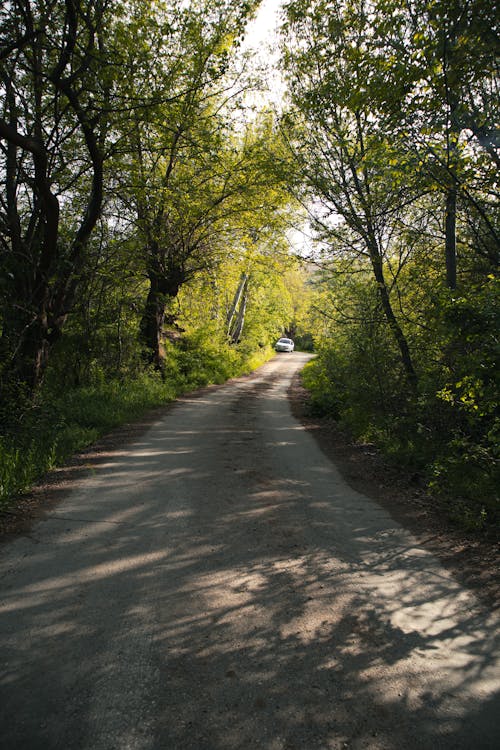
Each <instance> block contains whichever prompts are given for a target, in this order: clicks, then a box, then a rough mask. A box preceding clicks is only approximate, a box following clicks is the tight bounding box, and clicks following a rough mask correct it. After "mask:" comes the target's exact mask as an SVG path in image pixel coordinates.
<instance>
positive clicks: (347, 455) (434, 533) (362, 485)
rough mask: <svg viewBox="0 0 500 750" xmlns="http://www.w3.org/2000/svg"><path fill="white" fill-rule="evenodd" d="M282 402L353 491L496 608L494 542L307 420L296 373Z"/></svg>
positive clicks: (499, 582) (367, 453) (498, 550)
mask: <svg viewBox="0 0 500 750" xmlns="http://www.w3.org/2000/svg"><path fill="white" fill-rule="evenodd" d="M288 397H289V399H290V404H291V408H292V412H293V415H294V416H295V417H296V419H298V420H299V421H300V422H302V424H303V425H304V427H305V428H306V429H307V430H308V431H309V432H310V433H311V434H312V435H313V436H314V438H315V439H316V441H317V443H318V444H319V446H320V448H321V449H322V451H323V452H324V453H325V454H326V455H327V456H328V457H329V458H330V459H331V460H332V461H333V462H334V463H335V464H336V466H337V468H338V470H339V471H340V473H341V474H342V476H343V478H344V479H345V481H346V482H347V483H348V484H349V485H350V486H351V487H353V489H355V490H357V491H359V492H362V493H363V494H365V495H368V496H369V497H372V498H374V499H376V500H377V502H378V503H379V504H380V505H382V507H383V508H385V509H386V510H387V511H388V512H389V513H390V514H391V516H392V517H393V518H394V519H395V520H396V521H398V523H400V524H401V525H402V526H404V527H405V528H407V529H408V530H410V531H411V532H412V533H413V534H414V535H415V536H416V537H417V539H418V540H419V541H420V543H421V544H422V545H423V546H424V547H425V548H426V549H428V550H429V551H430V552H432V553H433V554H434V555H435V556H436V557H438V558H439V560H440V561H441V563H442V564H443V565H444V566H445V567H446V568H447V569H448V570H449V571H450V572H451V573H452V574H453V575H454V576H455V577H456V578H457V580H458V581H460V583H462V584H463V585H464V586H467V587H468V588H471V589H473V590H474V591H475V593H476V595H477V596H478V597H479V598H480V599H481V600H482V601H483V602H484V603H485V604H487V605H488V606H489V607H493V608H496V607H498V606H499V605H500V543H499V542H498V540H497V539H494V538H489V537H487V536H485V535H483V534H480V533H476V534H474V533H473V532H470V533H467V532H465V531H464V530H463V529H461V528H459V527H457V526H456V525H455V524H454V523H453V522H452V521H451V520H450V519H449V518H447V517H446V515H445V512H444V511H443V509H440V508H439V503H438V501H437V500H436V499H435V498H433V497H432V496H430V495H428V494H427V493H426V492H425V491H424V490H423V489H422V488H421V487H418V486H415V485H412V483H411V478H409V477H408V476H407V475H404V474H403V473H401V472H398V471H397V469H396V468H395V467H390V466H388V465H387V463H385V462H384V460H383V459H382V457H381V456H380V455H379V454H378V453H377V452H376V451H375V450H374V449H373V448H372V447H371V446H363V445H359V444H356V443H354V442H353V441H352V440H350V438H349V436H348V435H346V434H345V433H344V432H342V431H341V430H340V429H339V427H338V425H337V423H336V422H335V421H334V420H332V419H328V418H321V417H316V416H311V414H310V411H309V393H308V391H307V390H306V389H305V388H304V387H303V386H302V381H301V375H300V373H298V374H297V375H295V377H294V378H293V380H292V384H291V386H290V388H289V390H288Z"/></svg>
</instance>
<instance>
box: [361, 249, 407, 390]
mask: <svg viewBox="0 0 500 750" xmlns="http://www.w3.org/2000/svg"><path fill="white" fill-rule="evenodd" d="M369 253H370V260H371V264H372V268H373V273H374V276H375V280H376V282H377V286H378V291H379V296H380V302H381V305H382V310H383V311H384V315H385V317H386V320H387V322H388V324H389V327H390V329H391V331H392V333H393V335H394V338H395V339H396V343H397V345H398V348H399V352H400V356H401V363H402V365H403V368H404V371H405V373H406V377H407V380H408V383H409V384H410V385H411V387H412V388H413V389H416V387H417V384H418V377H417V373H416V372H415V368H414V366H413V361H412V357H411V353H410V347H409V346H408V342H407V340H406V337H405V335H404V333H403V330H402V328H401V326H400V325H399V322H398V319H397V318H396V316H395V314H394V310H393V309H392V305H391V300H390V297H389V291H388V289H387V284H386V283H385V279H384V272H383V267H382V258H381V255H380V251H379V249H378V246H377V245H376V243H375V241H374V240H373V241H371V242H370V243H369Z"/></svg>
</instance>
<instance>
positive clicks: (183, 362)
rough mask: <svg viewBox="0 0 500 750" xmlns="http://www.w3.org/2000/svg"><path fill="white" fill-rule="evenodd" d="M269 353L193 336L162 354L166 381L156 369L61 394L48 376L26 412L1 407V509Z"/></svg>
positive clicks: (256, 363) (246, 369)
mask: <svg viewBox="0 0 500 750" xmlns="http://www.w3.org/2000/svg"><path fill="white" fill-rule="evenodd" d="M271 355H272V350H271V349H270V348H269V347H263V348H262V349H260V350H259V351H258V352H250V353H248V352H245V351H238V350H237V349H235V348H234V347H233V348H232V347H229V346H227V345H225V344H223V345H222V348H221V347H217V345H216V344H207V342H206V341H200V340H197V339H196V337H193V338H190V339H188V340H186V341H185V342H183V345H182V346H181V347H174V346H171V347H170V348H169V349H168V350H167V358H166V369H165V373H164V375H163V377H162V376H161V375H160V374H159V373H157V372H153V371H148V372H139V373H136V374H135V375H134V377H123V376H122V377H115V378H112V379H109V380H105V379H103V378H102V377H99V378H95V381H96V382H94V383H92V384H89V385H85V386H83V387H79V388H73V389H69V390H66V389H62V390H61V391H59V394H60V395H59V394H58V387H57V382H56V380H55V379H54V378H53V379H52V381H51V379H50V378H49V379H48V380H49V383H50V385H49V386H46V387H45V388H44V389H42V391H41V392H40V393H39V394H38V397H37V400H36V403H32V404H30V407H29V408H26V406H25V407H24V408H19V404H18V405H17V408H14V407H13V408H12V409H11V410H10V412H8V409H6V407H5V405H4V409H3V416H4V419H3V423H4V424H3V427H2V431H1V433H0V509H4V510H5V509H6V508H8V507H9V505H11V504H12V502H13V501H14V499H15V498H16V497H17V496H19V495H20V494H21V493H23V492H27V491H28V490H29V489H30V488H31V487H32V486H33V485H34V484H35V483H36V482H37V481H39V480H40V479H41V478H42V477H43V475H44V474H46V473H47V472H48V471H50V470H51V469H53V468H55V467H57V466H61V465H62V464H63V463H64V462H65V461H66V460H67V459H68V458H69V457H70V456H71V455H73V454H74V453H76V452H78V451H79V450H82V449H83V448H85V447H86V446H88V445H90V444H91V443H93V442H94V441H95V440H97V439H98V438H99V437H100V436H102V435H104V434H106V433H107V432H109V431H111V430H112V429H113V428H115V427H118V426H119V425H122V424H126V423H128V422H132V421H134V420H136V419H138V418H140V417H141V416H142V415H144V414H145V413H146V412H147V411H148V410H150V409H153V408H155V407H159V406H163V405H166V404H168V403H169V402H171V401H173V400H174V399H175V398H176V397H178V396H180V395H182V394H184V393H187V392H189V391H192V390H194V389H196V388H199V387H202V386H205V385H209V384H212V383H223V382H224V381H226V380H227V379H228V378H230V377H235V376H238V375H241V374H244V373H247V372H250V371H251V370H253V369H255V368H256V367H258V366H260V365H261V364H263V363H264V362H265V361H266V360H268V359H269V358H270V356H271ZM6 415H7V416H6Z"/></svg>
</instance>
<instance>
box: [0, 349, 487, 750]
mask: <svg viewBox="0 0 500 750" xmlns="http://www.w3.org/2000/svg"><path fill="white" fill-rule="evenodd" d="M306 360H307V355H303V354H300V353H295V354H293V355H289V354H283V355H280V356H278V357H276V358H275V359H273V360H272V361H271V362H269V363H268V364H267V365H265V366H264V367H262V368H261V369H260V370H258V371H257V372H256V373H254V374H253V375H252V376H249V377H247V378H241V379H238V380H235V381H232V382H230V383H228V384H226V385H225V386H221V387H217V388H213V389H206V390H204V391H203V392H201V393H198V394H194V395H193V396H188V397H185V398H183V399H180V400H179V401H178V402H177V403H176V404H175V405H174V406H173V407H172V408H170V409H168V410H166V412H165V415H164V416H163V417H162V418H161V419H159V420H158V422H157V423H156V424H155V425H154V426H153V427H152V428H151V429H150V430H149V431H147V432H146V433H145V434H143V435H142V437H140V438H139V439H137V440H135V441H134V442H133V443H129V444H127V445H125V446H122V447H121V448H119V449H117V450H115V451H113V452H112V454H111V455H110V456H109V460H108V461H107V462H102V463H101V464H100V465H99V467H98V468H97V469H95V470H94V471H93V472H89V473H88V475H87V476H86V477H85V478H84V479H83V480H82V481H80V483H79V484H78V486H77V487H76V489H74V490H73V491H71V492H70V493H69V494H68V495H67V497H65V499H64V500H63V501H62V502H60V503H59V504H58V505H57V506H56V507H55V508H53V509H52V511H51V512H50V513H49V514H48V515H47V516H46V518H45V519H43V520H41V521H39V522H38V523H37V524H36V525H34V527H33V528H32V530H31V532H30V534H29V535H24V536H22V537H19V538H17V539H15V540H13V541H11V542H9V543H8V544H5V545H3V546H2V547H1V548H0V586H1V589H0V642H1V659H0V747H1V748H2V750H56V749H57V750H59V749H60V750H188V749H189V750H235V749H238V750H257V749H263V750H326V749H328V750H333V749H339V750H340V749H341V748H353V749H356V750H357V749H358V748H371V749H373V750H379V749H380V750H411V749H412V748H415V749H417V748H418V750H425V749H426V748H429V750H430V749H432V750H439V749H440V748H443V749H446V750H448V749H449V750H451V748H454V750H460V749H461V748H463V749H467V750H482V749H483V748H495V749H496V748H498V747H499V746H500V698H499V695H500V667H499V662H500V658H499V656H500V652H499V620H500V618H499V616H498V613H494V612H488V611H487V610H486V609H485V608H484V606H483V605H481V604H480V603H479V602H478V600H476V599H475V597H474V595H473V594H472V593H471V592H469V591H467V590H466V589H464V588H462V587H461V586H460V585H459V584H458V583H457V582H456V581H455V580H454V579H453V578H452V577H451V575H450V574H449V573H448V572H446V571H445V570H444V569H443V568H442V567H441V566H440V564H439V563H438V561H437V560H436V559H435V558H434V557H433V556H432V555H430V554H429V553H428V552H426V551H425V550H424V549H422V548H421V547H420V546H419V545H418V543H417V542H416V541H415V539H414V538H413V537H412V536H411V534H410V533H409V532H407V531H405V530H404V529H403V528H402V527H400V526H399V525H398V524H397V523H396V522H395V521H393V520H392V518H391V517H390V516H389V515H388V513H387V512H386V511H384V510H383V509H382V508H381V507H380V506H379V505H377V503H376V502H374V501H372V500H370V499H369V498H368V497H365V496H363V495H362V494H359V493H358V492H356V491H354V490H353V489H351V488H350V487H349V486H348V485H346V483H345V482H344V481H343V480H342V479H341V477H340V476H339V474H338V472H337V470H336V468H335V466H334V465H333V464H332V463H331V462H330V461H329V460H328V458H327V457H326V456H325V455H324V454H323V453H322V452H321V451H320V449H319V448H318V447H317V445H316V443H315V441H314V439H313V438H312V437H311V435H309V434H308V433H307V432H306V431H305V430H304V429H303V427H302V426H301V425H300V424H299V423H298V422H297V421H296V420H295V419H294V418H293V417H292V415H291V413H290V409H289V405H288V402H287V397H286V391H287V387H288V386H289V384H290V381H291V378H292V376H293V375H294V373H295V372H296V371H297V370H298V369H299V368H300V367H301V366H302V365H303V364H304V362H305V361H306Z"/></svg>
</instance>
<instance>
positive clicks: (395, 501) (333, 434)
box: [0, 374, 500, 608]
mask: <svg viewBox="0 0 500 750" xmlns="http://www.w3.org/2000/svg"><path fill="white" fill-rule="evenodd" d="M214 387H216V386H214ZM207 390H210V387H209V388H208V389H200V391H198V394H199V395H200V396H201V395H203V393H204V392H206V391H207ZM192 395H193V394H191V397H192ZM288 396H289V400H290V404H291V408H292V413H293V414H294V416H295V418H296V419H298V420H299V421H300V422H301V423H302V424H303V426H304V427H305V428H306V430H308V431H309V432H310V433H311V434H312V435H313V437H314V438H315V440H316V441H317V442H318V444H319V446H320V447H321V449H322V451H323V452H324V453H325V454H326V455H327V456H328V457H329V458H330V459H331V460H332V461H333V462H334V463H335V464H336V466H337V468H338V469H339V471H340V473H341V475H342V476H343V478H344V479H345V480H346V481H347V483H348V484H349V485H350V486H351V487H353V488H354V489H355V490H357V491H358V492H361V493H363V494H364V495H367V496H369V497H372V498H375V499H376V500H377V501H378V503H379V504H380V505H382V506H383V507H384V508H385V509H386V510H388V511H389V513H390V514H391V516H392V517H393V518H394V519H395V520H396V521H398V523H400V524H401V525H402V526H404V527H405V528H407V529H409V530H410V531H411V532H412V533H413V534H414V535H415V537H416V538H417V539H418V540H419V542H420V543H421V544H422V545H423V546H424V547H425V548H426V549H428V550H429V551H431V552H432V553H433V554H434V555H435V556H436V557H438V558H439V559H440V561H441V562H442V564H443V565H444V566H445V567H446V568H447V569H448V570H450V571H451V572H452V573H453V575H454V576H455V578H457V580H459V581H460V582H461V583H462V584H464V585H465V586H467V587H468V588H470V589H472V590H474V591H475V593H476V595H477V596H478V597H479V598H480V599H481V600H482V601H483V602H484V603H485V604H487V605H488V606H489V607H493V608H496V607H498V606H499V604H500V543H499V541H498V539H497V538H492V535H491V536H488V535H485V534H481V533H473V532H467V531H465V530H464V529H462V528H460V527H458V526H457V525H456V524H455V523H454V522H453V521H452V519H450V518H449V517H448V516H447V515H446V512H445V510H444V509H443V508H442V507H441V506H440V504H439V502H438V501H437V499H436V498H435V497H432V495H429V494H428V493H427V492H426V491H425V490H424V489H423V488H421V487H418V486H415V485H414V484H412V477H408V476H407V475H405V474H404V473H402V472H398V471H397V470H396V469H395V468H394V467H393V466H389V465H388V464H387V463H386V462H385V461H384V460H383V458H382V457H381V456H380V454H379V453H378V452H377V451H376V449H375V448H374V447H373V446H372V445H363V444H357V443H355V442H354V441H352V440H351V439H350V437H349V436H348V435H347V434H346V433H345V432H343V431H342V430H341V429H340V428H339V426H338V424H337V423H336V422H335V421H334V420H331V419H327V418H319V417H313V416H311V414H310V410H309V408H308V407H309V396H308V392H307V391H306V389H305V388H304V387H303V386H302V384H301V378H300V374H299V375H296V376H295V377H294V379H293V381H292V385H291V387H290V388H289V391H288ZM168 408H170V407H169V406H167V407H161V408H157V409H154V410H151V411H150V412H148V413H147V414H146V415H144V417H143V418H142V419H141V420H139V421H137V422H134V423H130V424H126V425H123V426H122V427H119V428H117V429H116V430H113V431H112V432H111V433H109V434H108V435H106V436H105V437H103V438H102V439H101V440H99V441H98V442H96V443H94V444H93V445H92V446H90V447H89V448H87V449H85V450H83V451H81V452H79V453H77V454H75V456H73V457H72V458H71V459H70V460H69V461H68V462H67V463H66V464H65V465H64V466H62V467H60V468H57V469H54V470H53V471H51V472H49V473H48V474H47V476H46V477H45V478H44V479H43V481H41V482H40V483H39V484H38V485H37V486H36V487H34V488H33V489H32V491H31V492H29V493H26V494H25V495H23V496H21V497H19V498H18V499H17V501H16V502H15V503H14V504H13V505H11V506H10V507H9V509H8V510H3V511H0V542H6V541H8V540H9V539H12V538H14V537H16V536H18V535H28V536H29V534H30V529H31V527H32V524H33V523H34V522H36V521H37V520H38V519H40V518H43V517H44V516H45V515H46V514H47V513H48V512H49V511H50V510H51V509H52V508H53V507H55V506H56V505H57V504H58V502H59V501H60V500H62V499H63V497H64V496H65V494H67V493H68V492H69V491H71V490H72V489H73V488H75V487H76V486H77V484H78V482H79V481H80V480H81V479H83V478H84V477H85V476H87V475H88V473H89V472H92V471H94V470H95V469H96V467H97V466H99V465H100V464H102V463H104V462H106V461H107V460H108V459H109V457H110V456H111V455H112V453H113V452H114V451H116V450H117V449H118V448H120V447H122V446H125V445H127V444H128V443H130V442H132V441H134V440H136V439H137V438H139V437H140V436H141V435H142V434H143V433H145V432H146V431H147V430H148V429H149V428H150V427H151V426H152V425H153V424H154V423H155V422H156V421H157V420H158V419H159V418H160V417H161V415H162V414H164V413H165V411H166V409H168Z"/></svg>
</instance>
